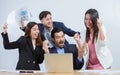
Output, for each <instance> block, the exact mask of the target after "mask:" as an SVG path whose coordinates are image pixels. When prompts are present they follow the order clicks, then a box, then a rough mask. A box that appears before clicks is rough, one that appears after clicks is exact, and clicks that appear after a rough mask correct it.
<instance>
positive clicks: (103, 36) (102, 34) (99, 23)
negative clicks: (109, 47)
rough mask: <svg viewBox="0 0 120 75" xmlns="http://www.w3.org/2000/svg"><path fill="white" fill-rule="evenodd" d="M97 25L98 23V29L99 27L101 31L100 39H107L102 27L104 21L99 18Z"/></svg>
mask: <svg viewBox="0 0 120 75" xmlns="http://www.w3.org/2000/svg"><path fill="white" fill-rule="evenodd" d="M97 25H98V29H99V32H100V40H102V41H104V40H105V35H104V33H103V29H102V27H101V26H102V22H101V21H100V20H99V19H97Z"/></svg>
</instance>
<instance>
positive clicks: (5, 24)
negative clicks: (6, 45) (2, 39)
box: [2, 23, 8, 33]
mask: <svg viewBox="0 0 120 75" xmlns="http://www.w3.org/2000/svg"><path fill="white" fill-rule="evenodd" d="M7 28H8V27H7V23H4V24H3V27H2V29H3V32H4V33H6V32H7Z"/></svg>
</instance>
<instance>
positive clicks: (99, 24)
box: [97, 19, 102, 29]
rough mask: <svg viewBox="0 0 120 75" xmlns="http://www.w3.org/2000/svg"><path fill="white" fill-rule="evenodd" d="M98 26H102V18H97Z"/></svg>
mask: <svg viewBox="0 0 120 75" xmlns="http://www.w3.org/2000/svg"><path fill="white" fill-rule="evenodd" d="M97 26H98V28H99V29H100V28H101V26H102V21H101V20H100V19H97Z"/></svg>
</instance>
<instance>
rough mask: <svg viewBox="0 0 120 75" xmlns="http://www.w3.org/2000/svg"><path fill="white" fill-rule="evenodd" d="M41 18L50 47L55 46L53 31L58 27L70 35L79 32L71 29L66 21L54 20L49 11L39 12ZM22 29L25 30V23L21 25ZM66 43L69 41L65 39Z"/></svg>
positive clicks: (42, 28)
mask: <svg viewBox="0 0 120 75" xmlns="http://www.w3.org/2000/svg"><path fill="white" fill-rule="evenodd" d="M39 19H40V21H41V23H39V24H38V25H39V27H40V31H41V33H42V35H43V36H44V39H46V40H48V44H49V47H53V42H52V38H51V31H52V29H54V28H56V27H59V28H62V30H63V32H64V33H65V34H67V35H68V36H71V37H72V36H76V33H77V32H75V31H73V30H71V29H70V28H67V27H66V26H65V25H64V23H62V22H57V21H52V14H51V12H49V11H42V12H41V13H40V14H39ZM21 29H23V30H25V28H24V24H22V25H21ZM65 44H68V41H65Z"/></svg>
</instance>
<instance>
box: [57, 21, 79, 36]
mask: <svg viewBox="0 0 120 75" xmlns="http://www.w3.org/2000/svg"><path fill="white" fill-rule="evenodd" d="M56 26H57V25H56ZM58 27H61V28H62V30H63V32H64V33H65V34H67V35H68V36H74V35H75V33H77V32H75V31H74V30H71V29H70V28H67V27H66V26H65V25H64V23H62V22H61V23H59V26H58Z"/></svg>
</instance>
